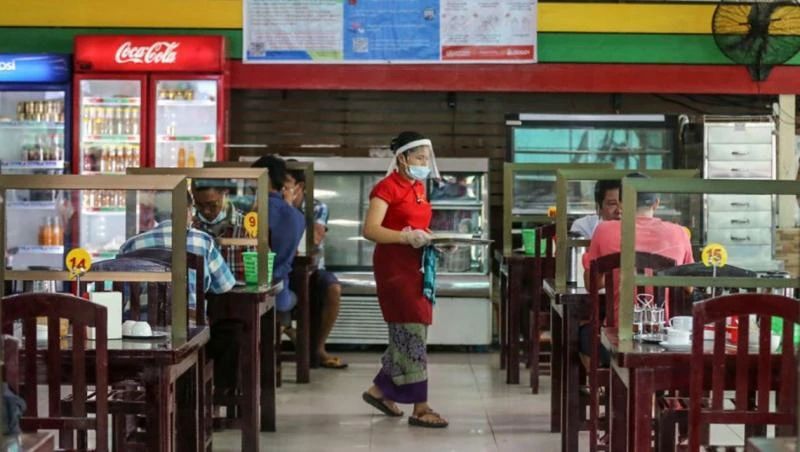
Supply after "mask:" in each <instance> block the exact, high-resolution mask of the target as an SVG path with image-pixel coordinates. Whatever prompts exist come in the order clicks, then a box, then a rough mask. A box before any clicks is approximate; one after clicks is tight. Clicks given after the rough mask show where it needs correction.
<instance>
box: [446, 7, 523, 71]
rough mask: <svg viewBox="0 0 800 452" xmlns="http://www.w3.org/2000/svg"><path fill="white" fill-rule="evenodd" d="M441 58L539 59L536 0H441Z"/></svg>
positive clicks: (484, 60) (462, 59) (506, 60)
mask: <svg viewBox="0 0 800 452" xmlns="http://www.w3.org/2000/svg"><path fill="white" fill-rule="evenodd" d="M441 5H442V18H441V21H442V33H441V41H442V60H445V61H448V60H461V61H469V60H476V61H481V62H486V61H496V62H513V61H524V62H534V61H536V2H535V1H531V0H485V1H483V0H441Z"/></svg>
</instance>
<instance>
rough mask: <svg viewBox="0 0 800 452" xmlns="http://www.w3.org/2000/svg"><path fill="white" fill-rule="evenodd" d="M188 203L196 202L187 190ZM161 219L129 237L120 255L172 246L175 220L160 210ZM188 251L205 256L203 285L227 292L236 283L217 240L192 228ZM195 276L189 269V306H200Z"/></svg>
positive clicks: (218, 291)
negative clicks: (218, 247)
mask: <svg viewBox="0 0 800 452" xmlns="http://www.w3.org/2000/svg"><path fill="white" fill-rule="evenodd" d="M186 197H187V201H188V205H189V206H191V205H192V196H191V195H190V194H189V193H188V192H187V193H186ZM157 215H158V219H159V220H160V221H159V222H158V224H157V225H156V227H155V228H153V229H151V230H149V231H145V232H143V233H141V234H138V235H135V236H133V237H131V238H129V239H128V240H127V241H126V242H125V243H124V244H122V246H121V247H120V249H119V254H126V253H130V252H132V251H135V250H139V249H143V248H172V220H170V219H169V218H170V215H169V214H163V213H158V214H157ZM187 216H188V218H187V221H188V222H189V224H191V220H192V210H191V208H190V209H189V210H188V211H187ZM186 251H188V252H189V253H192V254H197V255H199V256H202V257H203V259H204V262H205V276H204V281H203V287H204V288H205V291H206V292H211V293H224V292H227V291H229V290H231V288H233V286H234V285H235V284H236V280H235V279H234V278H233V274H232V273H231V271H230V269H229V268H228V264H226V263H225V260H224V259H223V258H222V255H221V254H220V253H219V250H218V249H217V246H216V245H215V244H214V239H213V238H211V236H209V235H208V234H206V233H205V232H202V231H199V230H197V229H192V228H190V229H189V230H188V231H186ZM195 284H196V282H195V275H194V272H193V271H191V272H189V282H188V285H189V300H188V301H189V306H190V307H194V306H195V305H196V298H195Z"/></svg>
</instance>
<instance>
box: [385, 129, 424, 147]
mask: <svg viewBox="0 0 800 452" xmlns="http://www.w3.org/2000/svg"><path fill="white" fill-rule="evenodd" d="M424 139H425V137H424V136H423V135H422V134H421V133H418V132H412V131H410V130H407V131H405V132H400V134H399V135H397V136H396V137H394V138H392V141H391V143H389V149H391V150H392V152H395V151H397V150H398V149H400V148H401V147H403V146H405V145H407V144H408V143H411V142H412V141H417V140H424ZM406 152H408V151H406Z"/></svg>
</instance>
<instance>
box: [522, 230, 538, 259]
mask: <svg viewBox="0 0 800 452" xmlns="http://www.w3.org/2000/svg"><path fill="white" fill-rule="evenodd" d="M535 243H536V229H523V230H522V248H523V252H524V253H525V254H531V255H532V254H534V248H535V246H536V245H535Z"/></svg>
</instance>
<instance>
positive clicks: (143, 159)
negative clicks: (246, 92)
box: [73, 35, 227, 258]
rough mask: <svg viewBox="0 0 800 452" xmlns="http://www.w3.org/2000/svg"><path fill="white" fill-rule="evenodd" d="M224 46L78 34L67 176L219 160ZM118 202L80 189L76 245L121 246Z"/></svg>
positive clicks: (203, 39) (199, 39) (218, 40)
mask: <svg viewBox="0 0 800 452" xmlns="http://www.w3.org/2000/svg"><path fill="white" fill-rule="evenodd" d="M225 48H226V47H225V39H224V37H222V36H203V35H198V36H174V35H169V36H167V35H163V36H161V35H157V36H148V35H131V36H123V35H83V36H77V37H76V38H75V81H74V92H75V96H74V105H73V112H74V115H75V118H76V120H75V132H74V134H73V140H74V149H75V152H74V154H73V168H74V171H75V173H78V174H109V173H111V174H117V173H119V174H123V173H125V170H126V169H127V168H129V167H139V166H148V167H202V166H203V162H204V161H217V160H224V157H225V156H224V155H223V151H224V147H223V143H224V142H225V140H226V132H227V127H226V123H225V118H226V117H227V96H226V89H227V83H226V60H225V55H226V52H225ZM124 198H125V197H124V196H121V195H120V194H117V193H109V192H87V193H85V194H84V196H83V199H82V200H81V202H82V204H81V213H82V215H81V216H80V217H81V220H80V225H79V227H78V229H79V231H80V243H81V245H82V246H83V247H85V248H88V249H89V251H90V252H92V253H93V254H95V256H96V257H97V258H103V257H107V256H110V255H114V254H115V253H116V251H117V250H118V249H119V246H120V245H122V243H123V242H124V240H125V235H124V231H125V207H124V201H125V199H124Z"/></svg>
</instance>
